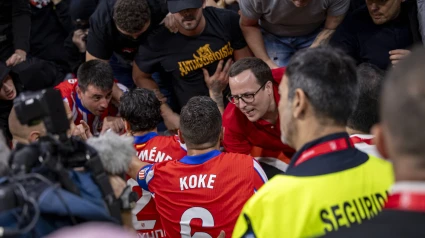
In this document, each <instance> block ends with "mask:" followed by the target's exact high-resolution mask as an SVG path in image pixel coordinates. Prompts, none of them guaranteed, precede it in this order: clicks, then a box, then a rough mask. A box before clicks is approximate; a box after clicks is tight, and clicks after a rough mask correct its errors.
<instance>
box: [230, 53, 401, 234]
mask: <svg viewBox="0 0 425 238" xmlns="http://www.w3.org/2000/svg"><path fill="white" fill-rule="evenodd" d="M279 93H280V95H281V98H280V102H279V118H280V128H281V131H282V138H281V139H282V141H283V142H284V143H285V144H288V145H290V146H291V147H293V148H295V149H296V150H297V153H296V154H295V155H294V157H293V158H292V160H291V163H290V165H289V167H288V170H287V174H286V175H278V176H276V177H274V178H273V179H272V180H270V181H269V182H268V183H266V184H265V186H263V187H262V188H261V189H260V190H259V191H258V193H257V194H256V195H254V196H253V197H252V198H251V199H250V200H249V201H248V202H247V203H246V204H245V207H244V209H243V211H242V213H241V215H240V217H239V219H238V221H237V223H236V227H235V229H234V232H233V237H295V238H299V237H314V236H318V235H323V234H325V233H327V232H331V231H334V230H338V229H340V228H341V227H349V226H352V225H353V224H356V223H361V222H362V221H364V220H367V219H370V218H372V217H374V216H376V215H377V214H378V213H379V212H380V211H381V209H382V206H383V205H384V203H385V200H386V198H387V191H388V189H389V188H390V186H391V184H392V183H393V180H394V179H393V173H392V165H391V164H390V163H389V162H387V161H384V160H382V159H378V158H376V157H374V156H370V155H367V154H365V153H363V152H361V151H359V150H357V149H356V148H355V147H354V145H353V143H352V142H351V141H350V138H349V136H348V134H347V133H346V132H345V126H346V123H347V119H348V117H349V116H350V114H351V112H352V111H353V109H354V107H355V105H356V103H357V98H358V83H357V77H356V69H355V65H354V63H353V61H352V60H351V58H349V57H348V56H347V55H345V54H344V53H342V52H341V51H339V50H335V49H331V48H327V47H320V48H314V49H313V48H312V49H307V50H303V51H300V52H299V53H297V54H296V55H295V56H294V57H293V58H292V59H291V61H290V63H289V65H288V67H287V69H286V73H285V75H284V77H283V80H282V82H281V84H280V86H279Z"/></svg>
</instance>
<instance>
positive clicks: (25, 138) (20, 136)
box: [9, 107, 46, 144]
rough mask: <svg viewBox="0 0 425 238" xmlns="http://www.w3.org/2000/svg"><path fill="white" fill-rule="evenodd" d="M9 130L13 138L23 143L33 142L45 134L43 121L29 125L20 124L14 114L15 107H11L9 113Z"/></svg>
mask: <svg viewBox="0 0 425 238" xmlns="http://www.w3.org/2000/svg"><path fill="white" fill-rule="evenodd" d="M9 130H10V133H11V134H12V136H13V139H14V140H16V141H19V142H21V143H24V144H29V143H31V142H34V141H36V140H37V139H38V137H40V136H45V135H46V128H45V127H44V123H43V122H40V123H39V124H37V125H35V126H31V127H29V126H26V125H22V124H21V123H20V122H19V120H18V118H17V116H16V111H15V107H13V108H12V111H11V112H10V115H9Z"/></svg>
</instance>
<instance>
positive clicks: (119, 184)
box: [109, 175, 127, 198]
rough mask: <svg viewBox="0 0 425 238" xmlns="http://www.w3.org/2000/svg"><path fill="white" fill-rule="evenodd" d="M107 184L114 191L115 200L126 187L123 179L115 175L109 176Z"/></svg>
mask: <svg viewBox="0 0 425 238" xmlns="http://www.w3.org/2000/svg"><path fill="white" fill-rule="evenodd" d="M109 183H110V184H111V187H112V190H113V191H114V195H115V198H119V197H120V196H121V194H122V192H123V191H124V189H125V187H127V183H126V182H125V181H124V179H122V178H121V177H119V176H116V175H109Z"/></svg>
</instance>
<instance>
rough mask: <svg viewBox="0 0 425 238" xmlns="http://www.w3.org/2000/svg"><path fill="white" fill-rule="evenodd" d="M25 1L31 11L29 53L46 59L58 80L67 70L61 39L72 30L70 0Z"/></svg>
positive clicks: (66, 56)
mask: <svg viewBox="0 0 425 238" xmlns="http://www.w3.org/2000/svg"><path fill="white" fill-rule="evenodd" d="M29 3H30V6H31V12H32V15H31V38H30V54H31V56H32V57H37V58H39V59H42V60H45V61H48V62H50V64H51V66H50V67H53V68H55V70H56V71H57V74H56V84H58V83H59V82H61V81H62V80H63V79H64V78H65V77H66V75H67V74H68V73H69V72H70V71H71V70H70V68H69V65H68V54H67V53H66V50H65V47H64V42H65V39H66V38H67V37H68V35H69V34H70V33H71V32H72V30H73V25H72V21H71V17H70V15H69V3H70V0H29ZM56 84H55V85H56ZM50 86H54V85H50Z"/></svg>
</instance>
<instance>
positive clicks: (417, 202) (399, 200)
mask: <svg viewBox="0 0 425 238" xmlns="http://www.w3.org/2000/svg"><path fill="white" fill-rule="evenodd" d="M384 208H385V209H394V210H405V211H406V210H407V211H415V212H425V193H418V192H416V193H415V192H401V193H395V194H392V195H390V196H389V197H388V201H387V203H386V204H385V207H384Z"/></svg>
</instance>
